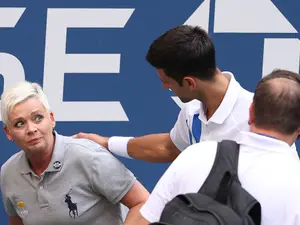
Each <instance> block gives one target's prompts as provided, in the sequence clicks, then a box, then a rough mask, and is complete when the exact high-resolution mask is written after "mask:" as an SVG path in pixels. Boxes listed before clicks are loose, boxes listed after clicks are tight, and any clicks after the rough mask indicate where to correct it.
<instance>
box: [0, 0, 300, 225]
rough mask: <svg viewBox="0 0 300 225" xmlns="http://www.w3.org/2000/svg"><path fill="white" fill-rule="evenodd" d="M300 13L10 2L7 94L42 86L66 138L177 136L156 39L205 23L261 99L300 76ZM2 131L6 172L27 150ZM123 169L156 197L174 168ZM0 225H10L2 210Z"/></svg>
mask: <svg viewBox="0 0 300 225" xmlns="http://www.w3.org/2000/svg"><path fill="white" fill-rule="evenodd" d="M224 2H226V4H225V3H224ZM299 8H300V2H299V0H290V1H284V0H274V1H270V0H252V1H240V0H227V1H222V0H205V1H201V0H189V1H177V0H165V1H161V0H144V1H139V0H127V1H124V0H102V1H98V0H85V1H80V0H65V1H58V0H51V1H50V0H48V1H47V0H44V1H33V0H27V1H25V0H23V1H22V0H0V74H1V75H2V76H0V89H1V90H0V93H2V91H3V89H4V88H7V87H8V86H9V85H11V84H14V83H16V82H18V81H20V80H24V79H26V80H30V81H36V82H39V83H41V84H42V85H43V86H44V88H45V91H46V92H47V94H48V96H49V99H50V103H51V105H52V107H53V110H54V113H55V115H56V119H57V121H58V123H57V127H56V130H57V131H58V132H59V133H61V134H64V135H72V134H75V133H77V132H80V131H84V132H93V133H99V134H102V135H104V136H111V135H124V136H129V135H130V136H141V135H145V134H149V133H159V132H169V130H170V129H171V128H172V126H173V124H174V123H175V121H176V119H177V114H178V112H179V110H180V107H179V105H177V104H176V102H175V101H174V100H173V98H172V97H174V96H173V94H172V93H171V92H169V91H166V90H163V89H162V88H161V82H160V80H159V79H158V77H157V75H156V73H155V71H154V69H153V68H152V67H151V66H150V65H148V64H147V62H146V61H145V59H144V58H145V54H146V52H147V49H148V46H149V45H150V44H151V42H152V41H153V39H154V38H156V37H157V36H159V35H160V34H162V32H164V31H166V30H168V29H170V28H172V27H174V26H176V25H180V24H184V23H186V24H193V25H195V24H198V25H201V26H202V27H204V28H205V29H207V30H208V31H209V33H210V35H211V36H212V38H213V40H214V42H215V45H216V49H217V62H218V65H219V67H220V69H221V70H229V71H231V72H233V73H234V74H235V76H236V79H237V80H238V81H239V82H240V83H241V85H242V86H243V87H245V88H246V89H248V90H250V91H253V90H254V87H255V85H256V83H257V81H258V80H259V79H261V77H262V75H264V74H266V73H268V72H270V71H271V70H273V69H275V68H278V67H279V68H286V69H290V70H293V71H295V72H299V56H300V42H299V37H300V35H299V34H298V31H300V20H299V12H298V9H299ZM175 100H176V99H175ZM0 132H1V133H0V143H1V146H2V147H1V155H0V163H1V165H2V164H3V163H4V162H5V161H6V160H7V159H8V158H9V157H10V156H11V155H12V154H14V153H15V152H16V151H18V149H17V147H16V146H15V144H14V143H11V142H9V141H8V140H7V139H6V137H5V135H4V133H3V131H2V130H1V131H0ZM297 144H298V148H299V147H300V146H299V143H297ZM122 161H123V162H124V163H125V164H126V165H127V166H128V167H129V168H130V169H131V170H132V171H133V172H134V173H135V174H136V176H137V177H138V178H139V179H140V181H141V182H142V183H143V184H144V185H145V186H146V187H147V188H148V190H149V191H151V190H152V189H153V187H154V185H155V183H156V182H157V180H158V178H159V177H160V176H161V174H162V173H163V171H164V170H165V169H166V167H167V166H168V165H167V164H158V163H157V164H154V163H151V164H150V163H146V162H141V161H136V160H125V159H122ZM0 220H1V221H2V222H1V224H8V222H7V216H6V214H5V212H4V209H3V205H2V202H1V204H0Z"/></svg>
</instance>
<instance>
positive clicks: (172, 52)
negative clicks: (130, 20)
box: [146, 25, 217, 85]
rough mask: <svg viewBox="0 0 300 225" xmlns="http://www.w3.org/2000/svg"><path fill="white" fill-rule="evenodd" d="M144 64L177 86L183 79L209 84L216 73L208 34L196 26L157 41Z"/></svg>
mask: <svg viewBox="0 0 300 225" xmlns="http://www.w3.org/2000/svg"><path fill="white" fill-rule="evenodd" d="M146 60H147V61H148V62H149V63H150V64H151V65H152V66H153V67H155V68H157V69H163V70H164V72H165V74H166V75H167V76H169V77H171V78H173V79H174V80H176V81H177V82H178V83H179V84H180V85H181V84H182V80H183V78H184V77H185V76H193V77H196V78H198V79H202V80H210V79H211V78H212V77H213V76H214V74H215V71H216V69H217V68H216V58H215V48H214V45H213V43H212V40H211V39H210V37H209V36H208V34H207V32H206V31H205V30H203V29H202V28H200V27H198V26H189V25H181V26H177V27H175V28H173V29H171V30H169V31H167V32H165V33H164V34H163V35H162V36H160V37H158V38H157V39H156V40H155V41H154V42H153V43H152V44H151V46H150V48H149V50H148V53H147V55H146Z"/></svg>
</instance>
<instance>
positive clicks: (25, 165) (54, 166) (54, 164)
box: [20, 131, 65, 174]
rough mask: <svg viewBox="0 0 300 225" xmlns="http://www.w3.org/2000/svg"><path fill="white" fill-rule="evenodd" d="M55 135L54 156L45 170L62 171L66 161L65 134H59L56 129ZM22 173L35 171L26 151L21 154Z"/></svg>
mask: <svg viewBox="0 0 300 225" xmlns="http://www.w3.org/2000/svg"><path fill="white" fill-rule="evenodd" d="M54 135H55V142H54V149H53V153H52V158H51V161H50V163H49V165H48V168H47V169H46V170H45V172H58V171H60V170H61V168H62V166H63V162H64V155H65V149H64V144H63V143H64V140H63V136H61V135H59V134H58V133H57V132H56V131H54ZM20 173H21V174H28V173H34V172H33V171H32V169H31V168H30V165H29V161H28V159H27V157H26V155H25V153H24V152H22V155H21V161H20Z"/></svg>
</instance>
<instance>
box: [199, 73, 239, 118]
mask: <svg viewBox="0 0 300 225" xmlns="http://www.w3.org/2000/svg"><path fill="white" fill-rule="evenodd" d="M222 74H223V75H225V76H226V77H227V78H228V79H229V80H230V81H229V85H228V88H227V91H226V93H225V96H224V98H223V100H222V102H221V104H220V105H219V107H218V108H217V110H216V112H215V113H214V114H213V116H212V117H211V118H210V119H209V121H210V122H213V123H217V124H222V123H223V122H224V121H225V119H226V118H227V117H228V116H229V115H230V113H231V112H232V109H233V107H234V105H235V103H236V101H237V99H238V95H239V92H240V89H241V86H240V84H239V83H238V82H237V81H236V80H235V78H234V76H233V74H232V73H230V72H222ZM199 119H200V120H201V121H203V122H206V121H207V118H206V106H205V105H204V104H203V103H202V102H200V112H199Z"/></svg>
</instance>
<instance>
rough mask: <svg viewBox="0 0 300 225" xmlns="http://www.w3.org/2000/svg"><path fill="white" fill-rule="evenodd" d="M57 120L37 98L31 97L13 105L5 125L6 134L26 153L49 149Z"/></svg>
mask: <svg viewBox="0 0 300 225" xmlns="http://www.w3.org/2000/svg"><path fill="white" fill-rule="evenodd" d="M54 126H55V120H54V116H53V113H51V112H50V113H49V112H48V111H47V110H46V108H45V107H44V105H43V104H42V103H41V101H40V100H39V99H37V98H29V99H27V100H25V101H24V102H21V103H19V104H17V105H15V106H14V107H13V109H12V110H11V111H10V112H9V115H8V125H7V126H5V127H4V130H5V133H6V136H7V138H8V139H9V140H13V141H15V142H16V144H17V145H18V146H19V148H21V149H22V150H24V152H25V153H29V154H32V153H35V152H43V151H47V150H49V147H50V146H52V144H53V143H51V141H53V128H54Z"/></svg>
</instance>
